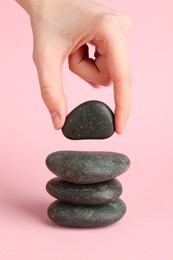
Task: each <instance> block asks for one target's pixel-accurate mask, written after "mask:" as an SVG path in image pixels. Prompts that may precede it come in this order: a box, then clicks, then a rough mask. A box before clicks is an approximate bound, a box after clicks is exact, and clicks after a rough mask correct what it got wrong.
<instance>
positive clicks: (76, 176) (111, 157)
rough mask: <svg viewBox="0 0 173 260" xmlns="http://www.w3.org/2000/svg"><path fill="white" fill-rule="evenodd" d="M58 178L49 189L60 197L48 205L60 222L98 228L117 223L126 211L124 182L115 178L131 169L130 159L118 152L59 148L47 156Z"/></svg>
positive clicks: (52, 194) (49, 212)
mask: <svg viewBox="0 0 173 260" xmlns="http://www.w3.org/2000/svg"><path fill="white" fill-rule="evenodd" d="M46 164H47V167H48V169H49V170H50V171H52V172H53V173H54V174H55V175H57V176H58V177H57V178H54V179H52V180H50V181H49V182H48V183H47V185H46V189H47V191H48V193H49V194H50V195H51V196H53V197H55V198H57V199H58V200H57V201H55V202H53V203H52V204H51V205H50V206H49V208H48V215H49V217H50V218H51V219H52V220H53V221H54V222H55V223H57V224H60V225H64V226H73V227H98V226H105V225H108V224H111V223H114V222H116V221H118V220H119V219H121V218H122V217H123V215H124V214H125V212H126V205H125V203H124V202H123V201H122V200H120V199H119V197H120V195H121V193H122V186H121V183H120V182H119V181H118V180H117V179H115V177H117V176H119V175H120V174H122V173H124V172H125V171H127V169H128V168H129V166H130V160H129V159H128V157H127V156H126V155H124V154H120V153H114V152H84V151H58V152H54V153H51V154H50V155H49V156H48V157H47V159H46Z"/></svg>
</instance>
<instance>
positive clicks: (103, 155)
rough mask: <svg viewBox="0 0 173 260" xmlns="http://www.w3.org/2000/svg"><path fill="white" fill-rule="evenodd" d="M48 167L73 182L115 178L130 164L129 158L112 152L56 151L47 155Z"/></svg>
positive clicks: (95, 181) (93, 181)
mask: <svg viewBox="0 0 173 260" xmlns="http://www.w3.org/2000/svg"><path fill="white" fill-rule="evenodd" d="M46 165H47V167H48V169H49V170H50V171H51V172H53V173H54V174H55V175H57V176H58V177H60V178H62V179H63V180H66V181H69V182H73V183H81V184H85V183H86V184H88V183H97V182H102V181H106V180H110V179H113V178H115V177H116V176H118V175H120V174H122V173H124V172H125V171H127V169H128V168H129V166H130V160H129V158H128V157H127V156H126V155H124V154H120V153H114V152H86V151H85V152H84V151H58V152H54V153H51V154H50V155H48V157H47V159H46Z"/></svg>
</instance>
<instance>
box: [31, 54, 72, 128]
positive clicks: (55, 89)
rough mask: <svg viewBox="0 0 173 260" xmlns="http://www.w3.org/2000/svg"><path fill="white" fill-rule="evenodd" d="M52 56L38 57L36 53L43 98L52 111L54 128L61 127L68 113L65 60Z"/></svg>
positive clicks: (35, 60)
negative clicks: (64, 75) (63, 66)
mask: <svg viewBox="0 0 173 260" xmlns="http://www.w3.org/2000/svg"><path fill="white" fill-rule="evenodd" d="M43 56H44V57H43ZM45 56H46V57H45ZM52 56H53V55H48V54H47V55H43V54H42V55H40V56H39V57H37V54H35V57H34V63H35V65H36V67H37V72H38V78H39V82H40V89H41V95H42V99H43V101H44V103H45V105H46V107H47V108H48V110H49V112H50V115H51V118H52V122H53V125H54V128H55V129H60V128H62V127H63V125H64V122H65V118H66V114H67V105H66V97H65V95H64V92H63V81H62V65H63V62H61V61H60V59H59V61H57V60H58V59H57V57H56V59H55V56H54V57H52Z"/></svg>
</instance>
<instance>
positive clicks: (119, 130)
mask: <svg viewBox="0 0 173 260" xmlns="http://www.w3.org/2000/svg"><path fill="white" fill-rule="evenodd" d="M125 127H126V122H123V123H121V124H119V126H118V127H117V128H116V129H115V131H116V132H117V134H122V133H123V131H124V129H125Z"/></svg>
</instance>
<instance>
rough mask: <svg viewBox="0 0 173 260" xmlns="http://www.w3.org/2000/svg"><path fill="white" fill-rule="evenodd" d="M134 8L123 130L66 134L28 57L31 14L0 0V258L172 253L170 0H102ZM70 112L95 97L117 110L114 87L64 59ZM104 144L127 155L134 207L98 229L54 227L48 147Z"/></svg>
mask: <svg viewBox="0 0 173 260" xmlns="http://www.w3.org/2000/svg"><path fill="white" fill-rule="evenodd" d="M100 2H102V3H105V4H107V5H108V6H111V7H113V8H114V9H117V10H119V11H122V12H124V13H127V14H129V16H131V18H132V20H133V30H132V33H131V35H130V37H129V41H128V47H129V55H130V59H131V65H132V71H133V78H134V84H133V109H132V113H131V116H130V119H129V121H128V124H127V127H126V131H125V132H124V134H123V135H121V136H119V135H114V136H113V137H111V138H110V139H107V140H104V141H79V142H74V141H69V140H67V139H65V138H64V137H63V135H62V133H61V131H59V132H57V131H55V130H54V129H53V127H52V124H51V120H50V117H49V114H48V112H47V109H46V108H45V106H44V104H43V103H42V100H41V98H40V91H39V87H38V80H37V74H36V70H35V67H34V65H33V63H32V55H31V53H32V33H31V28H30V24H29V19H28V16H27V15H26V14H25V12H24V11H23V10H22V9H21V8H20V7H19V6H18V5H17V4H16V3H15V2H14V1H7V0H6V1H1V3H0V34H1V37H0V85H1V95H0V121H1V125H0V129H1V130H0V131H1V135H0V144H1V145H0V152H1V154H0V155H1V156H0V165H1V168H0V169H1V174H0V259H3V260H7V259H18V260H23V259H24V260H31V259H33V260H35V259H42V260H46V259H63V260H68V259H74V260H80V259H82V260H87V259H92V260H93V259H94V260H104V259H109V260H113V259H118V260H127V259H133V260H146V259H152V260H156V259H157V260H172V259H173V247H172V243H173V69H172V68H173V62H172V61H173V58H172V57H173V34H172V26H173V16H172V9H173V4H172V1H171V0H167V1H161V0H160V1H158V0H157V1H156V0H153V1H137V0H129V1H125V0H117V1H113V0H112V1H111V0H102V1H100ZM64 85H65V92H66V95H67V100H68V111H70V110H71V109H72V108H74V107H75V106H77V105H78V104H80V103H81V102H83V101H86V100H90V99H99V100H102V101H104V102H106V103H107V104H108V105H109V106H110V107H111V108H112V109H113V108H114V104H113V95H112V88H111V87H110V88H103V89H101V90H94V89H92V88H91V87H89V86H88V85H87V84H86V83H85V82H84V81H82V80H80V79H79V78H77V76H75V75H74V74H72V73H71V72H70V71H69V70H68V67H67V64H66V65H65V66H64ZM63 149H71V150H72V149H75V150H92V149H95V150H103V151H104V150H105V151H108V150H110V151H116V152H122V153H125V154H126V155H128V156H129V158H130V159H131V161H132V166H131V168H130V170H128V172H127V173H125V174H124V175H122V176H120V177H119V180H120V181H121V182H122V184H123V188H124V192H123V195H122V199H124V201H125V202H126V203H127V206H128V211H127V213H126V215H125V217H124V218H123V219H122V220H121V221H120V222H118V223H116V224H113V225H110V226H109V227H104V228H99V229H69V228H64V227H59V226H55V225H54V224H52V223H51V221H50V220H49V219H48V217H47V214H46V210H47V207H48V205H49V204H50V203H51V202H52V201H53V200H54V199H53V198H51V197H50V196H49V195H48V194H47V193H46V191H45V185H46V182H47V181H48V180H49V179H50V178H53V177H54V175H53V174H52V173H50V172H49V171H48V170H47V168H46V166H45V163H44V161H45V158H46V156H47V155H48V154H49V153H51V152H53V151H56V150H63Z"/></svg>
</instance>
